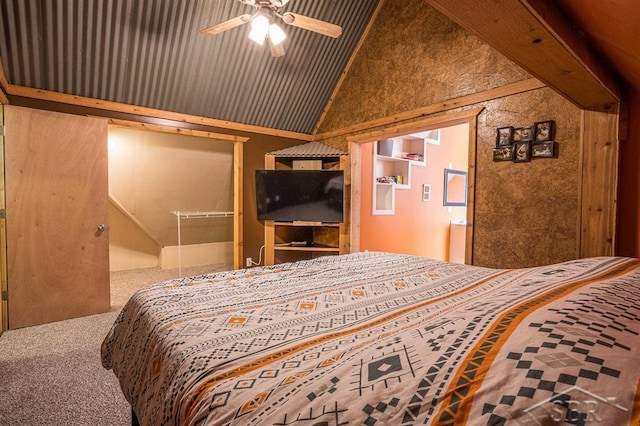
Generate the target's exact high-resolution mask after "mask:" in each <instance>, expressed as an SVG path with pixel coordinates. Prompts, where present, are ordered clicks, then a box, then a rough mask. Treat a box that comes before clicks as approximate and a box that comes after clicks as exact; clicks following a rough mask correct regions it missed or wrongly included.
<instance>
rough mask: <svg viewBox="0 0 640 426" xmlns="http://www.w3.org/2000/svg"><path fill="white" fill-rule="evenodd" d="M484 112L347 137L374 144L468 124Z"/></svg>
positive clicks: (450, 115) (429, 119) (479, 109)
mask: <svg viewBox="0 0 640 426" xmlns="http://www.w3.org/2000/svg"><path fill="white" fill-rule="evenodd" d="M483 110H484V107H476V108H470V109H465V110H462V111H457V112H451V113H448V114H445V115H438V116H435V117H433V116H430V117H425V118H424V119H422V120H418V121H411V122H408V123H402V124H397V125H391V126H387V127H383V128H376V129H374V130H369V131H368V132H366V133H359V134H357V135H352V136H347V138H346V139H347V141H349V142H355V143H367V142H373V141H376V140H378V139H383V138H392V137H395V136H401V135H406V134H408V133H416V132H422V131H425V130H431V129H437V128H441V127H449V126H454V125H456V124H460V123H466V122H468V121H469V118H470V117H477V116H478V114H480V113H481V112H482V111H483Z"/></svg>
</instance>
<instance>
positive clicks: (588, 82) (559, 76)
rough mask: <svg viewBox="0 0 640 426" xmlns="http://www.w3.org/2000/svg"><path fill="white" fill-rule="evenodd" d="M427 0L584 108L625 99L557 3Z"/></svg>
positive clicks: (602, 107)
mask: <svg viewBox="0 0 640 426" xmlns="http://www.w3.org/2000/svg"><path fill="white" fill-rule="evenodd" d="M427 2H428V3H429V4H430V5H432V6H433V7H435V8H436V9H437V10H439V11H440V12H442V13H443V14H444V15H446V16H447V17H449V18H450V19H451V20H453V21H454V22H457V23H458V24H459V25H460V26H462V27H463V28H465V29H466V30H467V31H469V32H471V33H472V34H475V35H477V36H478V37H479V38H480V39H482V40H484V41H485V42H486V43H487V44H489V45H490V46H492V47H493V48H495V49H496V50H498V51H499V52H501V53H502V54H503V55H505V56H506V57H507V58H509V59H510V60H512V61H513V62H515V63H516V64H518V65H519V66H521V67H522V68H524V69H525V70H527V71H528V72H529V73H531V74H532V75H533V76H535V77H537V78H538V79H540V80H541V81H544V82H545V83H546V84H547V85H548V86H549V87H552V88H553V89H555V90H556V91H558V92H559V93H561V94H562V95H563V96H565V97H566V98H567V99H569V100H570V101H571V102H573V103H574V104H576V105H578V106H579V107H580V108H582V109H593V110H606V107H609V108H610V107H612V106H613V105H614V104H615V103H617V102H618V101H619V100H620V88H619V86H618V82H617V80H616V79H615V78H614V77H613V75H612V74H611V73H610V71H609V70H607V69H605V68H604V67H603V66H602V65H601V63H600V61H599V59H598V58H597V57H596V55H595V54H594V53H593V51H592V50H591V49H589V47H588V45H587V43H586V41H585V39H584V38H583V37H580V35H579V34H578V32H577V31H576V30H575V29H574V28H573V27H572V26H571V23H570V22H569V21H568V20H567V19H566V18H565V17H564V15H563V14H562V13H561V11H560V10H559V9H558V7H557V6H556V5H555V4H553V2H549V1H546V0H520V1H513V0H497V1H492V2H476V1H471V0H469V1H460V0H427Z"/></svg>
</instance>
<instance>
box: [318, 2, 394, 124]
mask: <svg viewBox="0 0 640 426" xmlns="http://www.w3.org/2000/svg"><path fill="white" fill-rule="evenodd" d="M384 2H385V0H380V2H379V3H378V6H377V7H376V10H375V11H374V12H373V15H372V16H371V19H369V23H368V24H367V28H365V30H364V32H363V33H362V37H360V41H358V45H357V46H356V48H355V49H354V50H353V53H352V54H351V57H350V58H349V62H348V63H347V66H346V67H345V68H344V70H343V71H342V74H341V75H340V80H338V84H336V87H335V88H334V89H333V93H332V94H331V97H330V98H329V102H327V105H325V107H324V110H323V111H322V114H321V115H320V119H319V120H318V122H317V123H316V126H315V127H314V129H313V132H312V134H314V135H315V134H316V133H317V132H318V129H320V126H322V122H323V121H324V119H325V117H326V115H327V113H328V112H329V110H330V109H331V105H333V101H334V100H335V99H336V95H337V94H338V92H339V91H340V88H341V87H342V83H343V82H344V79H345V77H346V76H347V74H348V73H349V70H350V69H351V65H353V62H354V61H355V59H356V57H357V56H358V53H360V49H361V48H362V45H363V44H364V41H365V40H366V38H367V36H368V35H369V32H370V31H371V28H372V27H373V24H374V22H375V21H376V18H377V17H378V14H379V13H380V10H381V9H382V6H383V5H384Z"/></svg>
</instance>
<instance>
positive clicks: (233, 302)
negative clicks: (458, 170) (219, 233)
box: [101, 252, 640, 425]
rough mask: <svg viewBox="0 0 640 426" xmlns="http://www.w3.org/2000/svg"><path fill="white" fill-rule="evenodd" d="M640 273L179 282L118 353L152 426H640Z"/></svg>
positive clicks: (289, 268)
mask: <svg viewBox="0 0 640 426" xmlns="http://www.w3.org/2000/svg"><path fill="white" fill-rule="evenodd" d="M639 333H640V261H639V260H637V259H632V258H623V257H600V258H589V259H580V260H573V261H569V262H564V263H559V264H556V265H551V266H544V267H537V268H527V269H512V270H499V269H489V268H482V267H475V266H469V265H461V264H454V263H447V262H441V261H435V260H430V259H425V258H420V257H415V256H409V255H398V254H391V253H378V252H364V253H354V254H348V255H341V256H327V257H321V258H317V259H313V260H307V261H301V262H296V263H287V264H280V265H275V266H269V267H259V268H252V269H247V270H236V271H227V272H221V273H214V274H210V275H201V276H197V277H189V278H183V279H176V280H173V281H167V282H162V283H158V284H154V285H152V286H149V287H146V288H143V289H141V290H139V291H138V292H136V293H135V294H134V295H133V297H132V298H131V299H130V300H129V301H128V303H127V304H126V305H125V307H124V308H123V309H122V311H121V313H120V315H119V317H118V318H117V320H116V321H115V323H114V324H113V327H112V329H111V330H110V332H109V333H108V335H107V336H106V338H105V340H104V342H103V344H102V348H101V350H102V363H103V365H104V367H105V368H108V369H112V370H113V372H114V373H115V375H116V376H117V377H118V379H119V381H120V385H121V388H122V391H123V393H124V395H125V397H126V398H127V400H128V401H129V403H130V404H131V406H132V408H133V412H134V413H135V417H136V418H137V421H139V422H140V424H142V425H205V424H206V425H214V424H216V425H217V424H221V425H231V424H237V425H346V424H350V425H404V424H442V425H446V424H451V425H453V424H456V425H459V424H469V425H486V424H492V425H498V424H523V425H537V424H574V425H575V424H587V423H595V424H598V423H597V422H601V423H602V424H607V425H625V424H633V425H638V424H640V401H639V398H640V385H639V378H640V336H639Z"/></svg>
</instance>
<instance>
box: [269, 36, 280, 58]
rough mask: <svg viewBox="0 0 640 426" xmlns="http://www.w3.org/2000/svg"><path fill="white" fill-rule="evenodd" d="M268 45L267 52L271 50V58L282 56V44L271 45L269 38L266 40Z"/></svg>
mask: <svg viewBox="0 0 640 426" xmlns="http://www.w3.org/2000/svg"><path fill="white" fill-rule="evenodd" d="M267 42H268V43H269V50H271V56H273V57H274V58H279V57H280V56H284V46H283V45H282V43H279V44H273V42H272V41H271V39H270V38H268V39H267Z"/></svg>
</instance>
